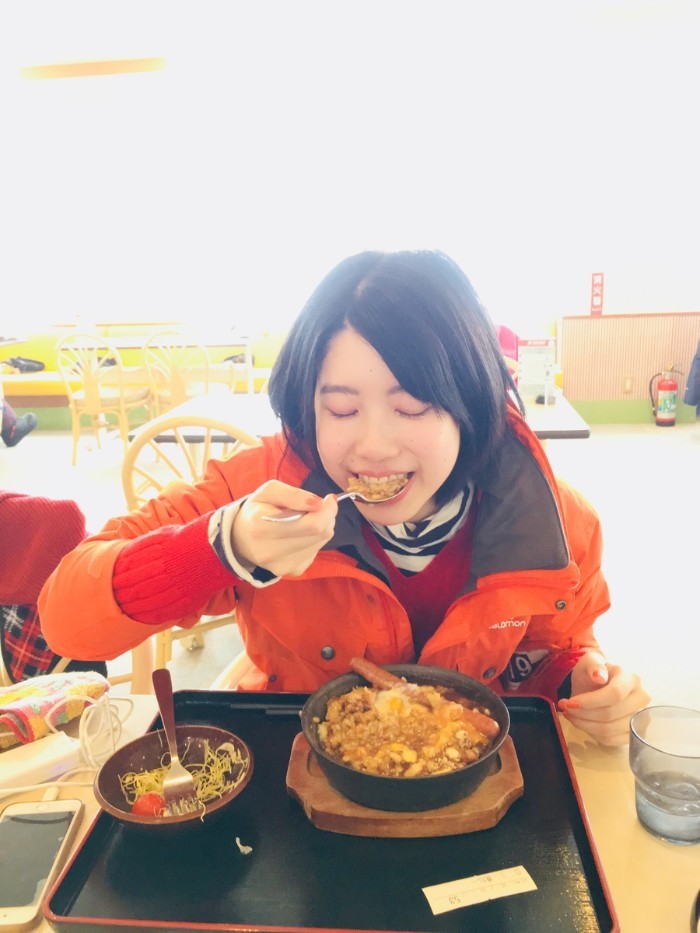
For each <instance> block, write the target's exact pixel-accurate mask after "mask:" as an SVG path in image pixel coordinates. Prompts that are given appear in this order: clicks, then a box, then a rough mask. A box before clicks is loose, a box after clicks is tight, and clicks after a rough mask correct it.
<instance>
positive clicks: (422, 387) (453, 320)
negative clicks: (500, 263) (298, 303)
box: [269, 250, 522, 505]
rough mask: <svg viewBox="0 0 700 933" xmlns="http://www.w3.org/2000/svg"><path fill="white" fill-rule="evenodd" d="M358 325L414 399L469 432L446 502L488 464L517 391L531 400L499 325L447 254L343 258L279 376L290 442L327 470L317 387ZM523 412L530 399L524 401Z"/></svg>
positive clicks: (306, 316) (304, 318)
mask: <svg viewBox="0 0 700 933" xmlns="http://www.w3.org/2000/svg"><path fill="white" fill-rule="evenodd" d="M346 327H351V328H352V329H353V330H355V331H356V332H357V333H358V334H360V335H361V336H362V337H364V339H365V340H366V341H367V342H368V343H369V344H371V345H372V347H374V349H375V350H376V351H377V353H379V355H380V356H381V357H382V359H383V360H384V362H385V363H386V365H387V366H388V367H389V369H390V370H391V372H392V373H393V374H394V376H395V377H396V379H397V381H398V383H399V384H400V385H401V387H402V388H403V389H405V390H406V391H407V392H408V393H409V394H410V395H412V396H413V397H414V398H416V399H418V400H420V401H421V402H425V403H426V404H429V405H433V406H434V407H435V408H436V409H442V410H444V411H446V412H448V413H449V414H450V415H451V416H452V417H453V418H454V420H455V421H456V423H457V424H458V426H459V430H460V450H459V455H458V458H457V462H456V464H455V466H454V468H453V470H452V473H451V474H450V476H449V477H448V478H447V480H446V481H445V482H444V483H443V485H442V487H441V488H440V489H439V490H438V493H437V495H436V501H437V503H438V505H441V504H443V503H444V502H447V501H448V500H449V499H450V498H452V497H453V496H454V495H456V494H457V492H458V491H459V490H460V489H463V488H464V486H465V485H466V483H467V481H468V480H470V479H472V478H474V477H476V476H477V475H478V474H479V473H480V471H482V470H483V469H484V468H485V467H487V466H488V464H489V462H490V461H491V460H492V458H493V456H494V454H495V453H496V451H497V449H498V447H499V444H500V442H501V440H502V438H503V434H504V431H505V425H506V400H507V394H508V391H509V390H512V392H513V393H514V395H515V398H516V400H517V401H518V404H520V405H521V403H520V400H519V397H518V395H517V390H516V389H515V385H514V384H513V380H512V377H511V375H510V373H509V371H508V367H507V366H506V363H505V360H504V358H503V354H502V352H501V348H500V346H499V343H498V339H497V336H496V331H495V328H494V325H493V323H492V321H491V319H490V318H489V316H488V314H487V312H486V310H485V308H484V307H483V305H482V304H481V302H480V300H479V298H478V296H477V294H476V292H475V291H474V288H473V287H472V285H471V282H470V281H469V279H468V278H467V276H466V275H465V274H464V272H463V271H462V270H461V269H460V267H459V266H458V265H457V264H456V263H455V262H454V261H453V260H452V259H450V258H449V256H446V255H445V254H444V253H441V252H438V251H431V250H420V251H415V252H413V251H402V252H395V253H385V252H364V253H359V254H357V255H355V256H350V257H349V258H347V259H344V260H343V261H342V262H340V263H339V264H338V265H337V266H336V267H335V268H334V269H332V270H331V271H330V272H329V273H328V275H327V276H326V277H325V278H324V279H323V280H322V281H321V283H320V284H319V285H318V286H317V288H316V289H315V290H314V292H313V294H312V295H311V297H310V298H309V300H308V301H307V302H306V304H305V306H304V308H303V309H302V311H301V312H300V314H299V316H298V318H297V319H296V321H295V322H294V324H293V325H292V327H291V329H290V331H289V333H288V335H287V337H286V339H285V341H284V344H283V346H282V349H281V351H280V354H279V356H278V358H277V360H276V362H275V365H274V367H273V370H272V375H271V377H270V385H269V394H270V402H271V404H272V408H273V409H274V411H275V413H276V414H277V415H278V417H279V418H280V421H281V423H282V427H283V430H284V433H285V436H286V439H287V442H288V444H289V446H290V447H291V448H292V450H294V451H295V453H297V454H298V455H299V456H300V457H301V459H302V460H303V461H304V462H305V463H306V464H307V465H308V466H309V467H310V468H312V467H313V466H316V467H318V468H320V469H323V467H322V465H321V462H320V458H319V455H318V448H317V446H316V418H315V412H314V394H315V390H316V383H317V380H318V376H319V372H320V370H321V366H322V364H323V360H324V359H325V356H326V353H327V352H328V346H329V343H330V341H331V339H332V338H333V337H334V336H335V335H336V334H337V333H338V332H339V331H341V330H343V329H344V328H346ZM521 410H522V405H521Z"/></svg>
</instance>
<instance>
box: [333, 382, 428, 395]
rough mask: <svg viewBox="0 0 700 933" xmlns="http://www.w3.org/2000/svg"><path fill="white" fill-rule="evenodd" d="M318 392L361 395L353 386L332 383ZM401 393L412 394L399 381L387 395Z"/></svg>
mask: <svg viewBox="0 0 700 933" xmlns="http://www.w3.org/2000/svg"><path fill="white" fill-rule="evenodd" d="M318 392H319V395H333V394H334V393H337V394H339V395H359V394H360V392H359V390H358V389H353V388H352V386H344V385H333V384H332V383H331V384H330V385H323V386H321V387H320V388H319V390H318ZM401 394H405V395H410V394H411V393H410V392H409V391H408V390H406V389H404V388H403V386H400V385H399V384H398V383H397V384H396V385H394V386H392V387H391V388H390V389H389V391H388V392H387V395H401Z"/></svg>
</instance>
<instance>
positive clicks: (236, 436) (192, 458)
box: [122, 413, 260, 509]
mask: <svg viewBox="0 0 700 933" xmlns="http://www.w3.org/2000/svg"><path fill="white" fill-rule="evenodd" d="M259 445H260V440H259V439H258V438H257V437H255V436H253V435H252V434H248V432H247V431H244V430H242V429H241V428H238V427H236V426H235V425H232V424H229V423H228V422H226V421H222V420H220V419H218V418H209V417H206V416H204V415H203V416H201V417H198V416H196V415H181V416H173V417H168V415H167V413H166V414H165V415H162V416H161V417H159V418H156V419H154V421H151V422H149V423H148V424H146V425H144V426H143V427H142V428H141V429H140V430H139V431H138V432H137V433H136V435H135V436H134V438H133V440H132V442H131V444H130V445H129V448H128V450H127V452H126V456H125V458H124V462H123V464H122V487H123V490H124V496H125V498H126V504H127V507H128V508H129V509H136V508H140V507H141V506H142V505H144V504H145V503H146V502H147V501H148V500H149V499H152V498H153V497H154V496H157V495H158V494H159V493H161V492H162V491H163V490H164V489H165V488H166V487H167V486H169V485H170V484H172V483H174V482H178V481H179V482H185V483H188V484H190V483H195V482H197V481H198V480H200V479H201V478H202V477H203V476H204V472H205V469H206V465H207V463H208V462H209V460H211V459H212V458H216V459H227V458H228V457H231V456H233V455H234V454H236V453H237V452H238V451H239V450H241V449H243V448H246V447H258V446H259Z"/></svg>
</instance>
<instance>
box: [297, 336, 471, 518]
mask: <svg viewBox="0 0 700 933" xmlns="http://www.w3.org/2000/svg"><path fill="white" fill-rule="evenodd" d="M315 410H316V444H317V447H318V452H319V455H320V457H321V462H322V464H323V467H324V469H325V471H326V473H328V475H329V476H330V477H331V479H332V480H333V481H334V482H335V483H337V485H338V486H340V488H341V489H346V488H347V485H348V478H349V477H351V476H358V477H360V479H363V480H367V479H369V478H371V477H374V478H376V479H384V478H387V477H391V476H395V475H397V474H398V475H399V476H401V475H403V474H406V475H407V476H408V482H407V484H406V486H405V487H404V489H403V491H402V492H401V494H400V495H399V496H398V498H396V499H394V500H392V501H391V502H387V503H386V504H384V505H382V504H376V505H363V504H360V503H358V502H356V503H355V504H356V505H357V507H358V509H359V510H360V512H361V513H362V514H363V515H364V516H365V518H367V519H369V520H371V521H373V522H376V523H378V524H382V525H395V524H398V523H399V522H408V521H420V520H421V519H424V518H427V517H428V516H429V515H431V514H432V513H433V512H435V510H436V505H435V501H434V497H435V493H436V492H437V490H438V489H439V488H440V487H441V486H442V484H443V483H444V482H445V480H446V479H447V477H448V476H449V475H450V473H451V472H452V468H453V467H454V465H455V462H456V460H457V455H458V453H459V428H458V426H457V423H456V422H455V421H454V419H453V418H452V416H451V415H449V414H448V413H447V412H445V411H441V410H437V409H435V408H433V407H431V406H429V405H426V404H425V403H424V402H421V401H419V400H418V399H416V398H414V397H413V396H411V395H409V394H408V392H405V391H404V390H403V389H402V388H401V386H400V385H399V384H398V382H397V381H396V377H395V376H394V374H393V373H392V372H391V370H390V369H389V368H388V366H387V365H386V363H385V362H384V360H383V359H382V357H381V356H380V355H379V354H378V353H377V351H376V350H375V349H374V348H373V347H372V346H371V345H370V344H369V343H367V341H366V340H365V339H364V338H363V337H361V336H360V335H359V334H358V333H357V332H356V331H354V330H352V329H351V328H345V329H344V330H342V331H340V332H339V333H337V334H336V335H335V337H334V338H333V339H332V340H331V342H330V345H329V349H328V353H327V355H326V358H325V360H324V361H323V365H322V366H321V372H320V373H319V377H318V382H317V384H316V393H315Z"/></svg>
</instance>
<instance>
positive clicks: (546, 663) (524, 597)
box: [39, 412, 609, 696]
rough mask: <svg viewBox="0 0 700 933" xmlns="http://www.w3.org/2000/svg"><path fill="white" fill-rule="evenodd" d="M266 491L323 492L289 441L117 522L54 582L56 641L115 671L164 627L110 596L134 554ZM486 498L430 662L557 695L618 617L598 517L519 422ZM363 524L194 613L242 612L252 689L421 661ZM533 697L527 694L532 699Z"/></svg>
mask: <svg viewBox="0 0 700 933" xmlns="http://www.w3.org/2000/svg"><path fill="white" fill-rule="evenodd" d="M270 478H279V479H281V480H283V481H285V482H288V483H292V484H296V485H302V484H304V485H305V486H307V487H308V488H310V489H313V491H314V492H319V493H321V494H323V493H324V492H325V491H330V490H329V489H328V490H324V489H323V488H322V487H321V486H319V485H318V482H317V481H318V477H317V476H316V475H315V474H313V473H312V474H310V473H309V470H308V468H307V467H305V466H304V465H303V464H302V463H301V462H300V461H299V460H298V458H296V457H295V456H294V455H292V454H290V453H289V452H288V451H287V452H286V455H285V448H284V445H283V441H282V438H281V437H280V436H279V435H278V436H276V437H274V438H265V439H264V442H263V446H262V447H259V448H253V449H249V450H245V451H242V452H241V453H239V454H237V455H236V456H235V457H233V458H231V459H230V460H228V461H212V462H211V463H210V464H209V467H208V470H207V474H206V477H205V479H204V480H203V481H202V482H200V483H198V484H197V485H196V486H194V487H189V486H188V487H184V486H183V487H174V488H170V489H169V490H167V491H166V493H165V494H164V495H161V496H159V497H158V498H157V499H154V500H152V501H151V502H150V503H148V504H147V505H146V506H145V507H144V508H143V509H141V510H140V511H138V512H134V513H131V514H129V515H126V516H123V517H121V518H116V519H113V520H112V521H110V522H109V523H108V524H107V525H106V526H105V527H104V528H103V529H102V531H101V532H100V533H99V534H97V535H93V536H92V537H90V538H88V539H86V540H85V541H84V542H82V543H81V544H80V545H78V547H77V548H76V549H75V550H74V551H73V552H72V553H71V554H69V555H68V556H66V557H65V558H64V559H63V561H62V563H61V565H60V566H59V568H58V569H57V570H56V571H55V572H54V574H53V575H52V577H51V578H50V579H49V581H48V582H47V584H46V586H45V587H44V589H43V590H42V593H41V596H40V600H39V609H40V613H41V617H42V623H43V625H44V632H45V636H46V639H47V641H48V642H49V644H50V645H51V647H52V648H53V649H54V650H55V651H59V652H61V653H62V654H67V655H68V656H79V657H85V658H95V659H109V658H113V657H116V656H117V655H119V654H121V653H123V652H124V651H126V650H128V649H129V648H131V647H133V646H134V645H135V644H138V643H140V642H141V641H143V639H144V637H147V636H148V635H150V634H153V633H154V632H155V631H158V630H161V629H163V628H166V627H168V626H167V625H166V624H163V625H159V626H152V625H144V624H143V623H141V622H137V621H135V620H134V619H132V618H129V617H128V616H126V615H125V614H124V613H123V612H122V611H121V610H120V608H119V606H118V604H117V603H116V601H115V598H114V595H113V591H112V568H113V567H114V563H115V560H116V558H117V556H118V554H119V552H120V550H121V549H122V548H123V547H124V545H125V543H126V542H127V541H128V540H130V539H132V538H135V537H137V536H139V535H143V534H145V533H146V532H148V531H150V530H152V529H155V528H158V527H160V526H162V525H182V524H185V523H187V522H190V521H192V520H194V519H196V518H198V517H200V516H202V515H205V514H207V513H210V512H212V511H213V510H215V509H217V508H219V507H220V506H222V505H225V504H226V503H229V502H231V501H233V500H236V499H240V498H241V497H243V496H245V495H246V494H248V493H250V492H252V491H254V490H255V489H257V488H258V487H259V486H260V485H261V484H262V483H263V482H265V481H266V480H268V479H270ZM478 487H479V489H480V491H481V501H480V505H479V512H478V516H477V523H476V528H475V532H474V541H473V550H472V563H471V576H470V579H469V580H468V581H467V583H466V585H465V587H464V590H463V592H462V593H461V594H460V595H459V596H458V597H457V598H456V599H455V601H454V602H453V604H452V605H451V606H450V608H449V609H448V611H447V613H446V615H445V618H444V620H443V622H442V623H441V625H440V626H439V628H438V630H437V631H436V632H435V633H434V635H433V636H432V637H431V638H430V639H429V640H428V642H427V643H426V645H425V647H424V649H423V651H422V653H421V656H420V658H418V659H417V660H418V661H419V662H420V663H423V664H433V665H438V666H442V667H449V668H456V669H458V670H460V671H462V672H463V673H465V674H468V675H470V676H472V677H476V678H477V679H479V680H481V681H484V682H489V683H491V684H492V686H493V687H495V688H496V689H498V690H502V689H505V690H513V689H517V688H518V687H520V689H522V690H523V692H527V693H543V694H547V695H552V696H553V695H556V689H557V687H558V685H559V683H560V682H561V680H562V679H563V678H564V676H565V675H566V674H567V673H568V672H569V671H570V670H571V668H572V667H573V666H574V664H575V663H576V660H577V659H578V658H579V657H580V655H581V653H582V650H583V649H584V648H586V647H593V646H596V641H595V639H594V636H593V632H592V626H593V622H594V620H595V619H596V618H597V617H598V616H599V615H600V614H601V613H603V612H605V610H606V609H607V608H608V607H609V599H608V589H607V585H606V583H605V580H604V578H603V576H602V573H601V569H600V563H601V551H602V541H601V533H600V525H599V522H598V518H597V516H596V514H595V512H594V511H593V509H592V508H591V507H590V505H589V504H588V503H587V502H586V501H585V500H584V499H583V497H582V496H580V495H579V494H578V493H576V492H575V491H574V490H572V489H571V488H569V487H568V486H566V485H565V484H563V483H561V482H557V481H556V480H555V478H554V476H553V474H552V471H551V467H550V464H549V461H548V460H547V458H546V456H545V454H544V452H543V450H542V447H541V446H540V444H539V442H538V441H537V439H536V438H535V437H534V435H533V434H532V432H531V431H530V429H529V428H528V427H527V425H526V424H525V422H524V421H523V420H522V419H521V418H520V417H519V415H517V414H516V413H514V412H511V413H510V414H509V431H508V435H507V437H506V439H505V440H504V443H503V445H502V449H501V453H500V456H499V458H498V462H497V463H496V464H495V466H494V467H493V468H492V469H491V470H489V472H488V474H487V475H485V476H483V477H480V478H479V479H478ZM359 521H360V517H359V513H358V512H357V510H356V509H355V508H354V506H353V505H352V504H351V503H349V502H347V503H345V504H344V505H342V506H341V509H340V512H339V518H338V521H337V523H336V533H335V537H334V538H333V540H332V541H331V542H329V544H328V545H326V547H325V548H324V549H323V550H322V551H321V552H320V553H319V554H318V556H317V558H316V559H315V561H314V562H313V564H312V565H311V567H309V569H308V570H307V571H306V572H305V573H304V574H303V575H302V576H300V577H289V578H284V579H281V580H280V581H279V582H277V583H275V584H273V585H271V586H267V587H265V588H256V587H254V586H252V585H250V584H248V583H246V582H243V581H236V583H235V585H234V586H231V587H226V588H224V589H223V590H219V591H218V592H213V593H212V594H211V598H210V599H209V601H208V602H207V603H206V604H205V605H202V607H201V610H200V611H198V612H197V613H195V614H193V615H191V616H188V617H186V618H183V619H177V620H173V622H171V623H168V624H176V625H179V626H191V625H193V624H195V622H196V621H197V619H198V618H199V616H200V615H204V614H218V613H222V612H226V611H230V610H231V609H232V608H233V607H234V606H235V607H236V614H237V620H238V623H239V626H240V631H241V634H242V637H243V640H244V642H245V646H246V651H247V653H248V655H249V657H250V658H251V660H252V661H253V662H254V664H255V665H256V666H257V668H258V671H257V672H256V675H255V676H254V677H253V678H252V679H249V680H248V681H247V682H245V684H244V685H245V686H246V687H247V688H248V689H268V690H275V691H312V690H315V689H316V688H317V687H318V686H320V685H321V684H322V683H324V682H326V681H327V680H329V679H330V678H332V677H335V676H336V675H338V674H341V673H345V672H346V671H347V670H348V662H349V660H350V658H351V657H353V656H355V655H359V656H365V657H368V658H370V659H371V660H373V661H375V662H376V663H378V664H390V663H405V662H409V661H413V660H415V658H414V650H413V643H412V637H411V626H410V622H409V619H408V616H407V614H406V612H405V610H404V609H403V607H402V606H401V605H400V603H399V602H398V601H397V599H396V598H395V596H394V595H393V593H392V592H391V590H390V589H389V587H388V586H387V584H386V582H385V581H384V579H383V569H382V568H381V564H379V562H378V561H377V559H376V558H375V557H374V555H373V554H372V553H371V550H370V549H369V548H368V547H367V545H366V543H365V542H364V541H363V539H362V535H361V533H360V530H359ZM523 684H524V686H523Z"/></svg>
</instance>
